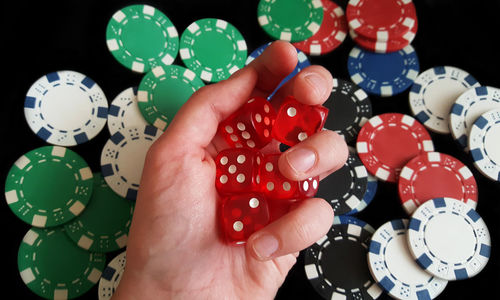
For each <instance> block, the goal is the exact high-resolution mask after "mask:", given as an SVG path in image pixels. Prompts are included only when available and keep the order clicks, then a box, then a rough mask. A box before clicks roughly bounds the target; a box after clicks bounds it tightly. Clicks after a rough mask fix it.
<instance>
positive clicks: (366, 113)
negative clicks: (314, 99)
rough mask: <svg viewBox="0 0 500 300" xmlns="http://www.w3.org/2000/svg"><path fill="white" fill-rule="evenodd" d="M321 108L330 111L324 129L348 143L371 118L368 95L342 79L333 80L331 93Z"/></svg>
mask: <svg viewBox="0 0 500 300" xmlns="http://www.w3.org/2000/svg"><path fill="white" fill-rule="evenodd" d="M323 106H324V107H326V108H328V109H329V110H330V113H329V114H328V117H327V119H326V122H325V125H324V127H325V128H327V129H330V130H334V131H335V132H337V133H338V134H340V135H341V136H343V137H344V139H345V141H346V142H348V143H349V142H351V141H353V140H355V139H356V136H357V135H358V132H359V131H360V130H361V127H362V126H363V125H364V124H365V123H366V121H368V119H370V118H371V117H372V104H371V101H370V99H369V98H368V95H367V94H366V93H365V92H364V91H363V90H362V89H360V88H359V87H358V86H356V85H355V84H354V83H352V82H348V81H345V80H342V79H337V78H334V79H333V89H332V92H331V94H330V96H329V97H328V99H327V100H326V102H325V103H324V104H323Z"/></svg>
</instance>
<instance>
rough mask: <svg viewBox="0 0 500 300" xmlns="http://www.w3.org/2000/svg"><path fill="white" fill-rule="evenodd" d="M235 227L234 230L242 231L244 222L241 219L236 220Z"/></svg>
mask: <svg viewBox="0 0 500 300" xmlns="http://www.w3.org/2000/svg"><path fill="white" fill-rule="evenodd" d="M233 229H234V231H238V232H240V231H242V230H243V222H241V221H236V222H234V223H233Z"/></svg>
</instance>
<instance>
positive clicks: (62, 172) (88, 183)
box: [5, 146, 93, 227]
mask: <svg viewBox="0 0 500 300" xmlns="http://www.w3.org/2000/svg"><path fill="white" fill-rule="evenodd" d="M92 181H93V180H92V171H91V170H90V168H89V166H88V165H87V163H86V162H85V160H84V159H83V158H81V157H80V156H79V155H78V154H76V153H75V152H73V151H71V150H70V149H67V148H64V147H59V146H45V147H41V148H37V149H35V150H32V151H30V152H28V153H26V154H24V155H23V156H21V157H20V158H19V159H18V160H17V161H16V162H15V163H14V165H13V166H12V168H11V169H10V171H9V174H8V176H7V181H6V183H5V198H6V199H7V204H8V205H9V207H10V209H11V210H12V211H13V212H14V214H15V215H16V216H17V217H19V218H20V219H21V220H23V221H24V222H26V223H28V224H31V225H33V226H36V227H51V226H56V225H61V224H63V223H66V222H68V221H70V220H71V219H73V218H75V217H76V216H77V215H79V214H80V213H81V212H82V211H83V210H84V209H85V206H86V205H87V203H88V202H89V199H90V197H91V194H92Z"/></svg>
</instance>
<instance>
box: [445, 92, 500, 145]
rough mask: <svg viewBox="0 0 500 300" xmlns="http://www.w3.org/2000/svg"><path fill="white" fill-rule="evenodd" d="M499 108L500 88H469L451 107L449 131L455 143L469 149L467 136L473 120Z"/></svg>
mask: <svg viewBox="0 0 500 300" xmlns="http://www.w3.org/2000/svg"><path fill="white" fill-rule="evenodd" d="M497 108H500V89H498V88H495V87H491V86H480V87H476V88H470V89H468V90H467V91H465V92H464V93H463V94H462V95H460V96H459V97H458V98H457V100H456V101H455V104H453V106H452V107H451V113H450V131H451V134H452V136H453V138H454V139H455V141H457V143H458V144H459V145H460V147H462V149H463V150H465V151H466V152H468V151H469V147H468V136H469V132H470V128H471V126H472V124H473V123H474V121H476V120H477V118H479V116H481V115H482V114H483V113H485V112H487V111H490V110H493V109H497Z"/></svg>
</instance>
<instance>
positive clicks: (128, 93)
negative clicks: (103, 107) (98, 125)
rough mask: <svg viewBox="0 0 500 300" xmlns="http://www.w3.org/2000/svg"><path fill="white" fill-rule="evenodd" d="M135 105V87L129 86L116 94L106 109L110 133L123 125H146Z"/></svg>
mask: <svg viewBox="0 0 500 300" xmlns="http://www.w3.org/2000/svg"><path fill="white" fill-rule="evenodd" d="M146 125H148V122H147V121H146V120H145V119H144V117H143V116H142V114H141V111H140V109H139V106H138V105H137V87H131V88H128V89H126V90H124V91H123V92H121V93H120V94H118V96H116V98H115V99H113V101H112V102H111V105H110V106H109V110H108V129H109V133H110V134H111V135H113V134H115V133H116V132H117V131H119V130H122V129H123V128H125V127H131V126H146Z"/></svg>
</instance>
